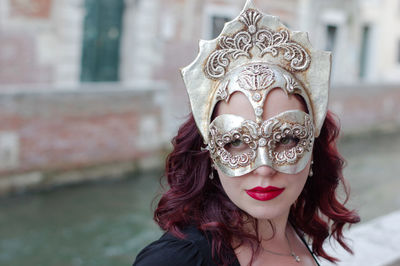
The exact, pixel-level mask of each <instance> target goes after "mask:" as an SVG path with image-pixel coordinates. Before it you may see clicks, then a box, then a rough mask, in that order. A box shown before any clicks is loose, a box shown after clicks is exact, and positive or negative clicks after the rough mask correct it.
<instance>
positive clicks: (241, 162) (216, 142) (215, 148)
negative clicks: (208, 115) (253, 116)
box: [208, 126, 257, 168]
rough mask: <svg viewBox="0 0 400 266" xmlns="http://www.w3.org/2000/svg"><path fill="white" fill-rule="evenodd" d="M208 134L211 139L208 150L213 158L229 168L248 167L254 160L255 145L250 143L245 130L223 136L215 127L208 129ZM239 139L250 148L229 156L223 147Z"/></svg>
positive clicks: (232, 131) (233, 131)
mask: <svg viewBox="0 0 400 266" xmlns="http://www.w3.org/2000/svg"><path fill="white" fill-rule="evenodd" d="M210 134H211V136H212V139H211V140H210V142H209V144H208V150H209V151H210V154H211V156H212V157H213V158H218V159H219V161H220V162H221V163H222V164H224V165H227V166H229V167H230V168H238V167H244V166H247V165H249V164H250V163H251V162H253V161H254V160H255V158H256V148H257V144H256V143H255V142H254V141H252V138H251V136H250V135H249V134H248V129H247V132H246V130H244V131H243V129H234V130H231V131H229V132H227V133H225V134H220V133H219V131H218V129H217V128H216V127H215V126H211V127H210ZM237 139H240V140H242V141H243V142H244V143H245V144H246V145H248V146H249V147H251V148H250V149H249V150H248V151H246V152H243V153H240V154H231V153H230V152H229V151H227V150H226V149H225V145H227V144H229V143H232V142H233V141H235V140H237Z"/></svg>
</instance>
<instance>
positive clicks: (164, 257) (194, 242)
mask: <svg viewBox="0 0 400 266" xmlns="http://www.w3.org/2000/svg"><path fill="white" fill-rule="evenodd" d="M181 231H182V233H183V234H184V235H185V238H184V239H181V238H178V237H176V236H174V235H172V234H171V233H169V232H167V233H165V234H164V235H163V236H162V237H161V238H160V239H158V240H157V241H154V242H153V243H151V244H150V245H148V246H147V247H145V248H144V249H143V250H142V251H141V252H140V253H139V254H138V255H137V257H136V260H135V262H134V263H133V265H134V266H151V265H157V266H167V265H171V266H172V265H174V266H179V265H199V266H200V265H215V264H214V263H213V261H212V257H211V246H210V244H209V242H208V239H207V237H206V236H205V235H204V234H203V233H202V232H201V231H200V230H198V229H197V228H196V227H194V226H190V227H187V228H184V229H183V230H181Z"/></svg>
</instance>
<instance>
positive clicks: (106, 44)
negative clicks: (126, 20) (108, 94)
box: [81, 0, 124, 82]
mask: <svg viewBox="0 0 400 266" xmlns="http://www.w3.org/2000/svg"><path fill="white" fill-rule="evenodd" d="M85 8H86V16H85V22H84V36H83V51H82V70H81V81H84V82H85V81H118V80H119V46H120V37H121V30H122V14H123V9H124V0H112V1H110V0H85Z"/></svg>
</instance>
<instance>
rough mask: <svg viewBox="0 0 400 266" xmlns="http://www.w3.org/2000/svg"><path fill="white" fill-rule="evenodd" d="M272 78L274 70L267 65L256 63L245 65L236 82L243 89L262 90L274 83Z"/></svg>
mask: <svg viewBox="0 0 400 266" xmlns="http://www.w3.org/2000/svg"><path fill="white" fill-rule="evenodd" d="M274 78H275V77H274V72H273V71H272V70H271V69H270V68H269V67H267V66H265V65H261V64H256V65H251V66H246V67H245V68H244V70H243V71H242V72H241V73H240V74H239V77H238V81H237V82H238V84H239V86H240V87H241V88H242V89H245V90H249V91H254V90H264V89H266V88H268V87H269V86H270V85H271V84H272V83H274V81H275V79H274Z"/></svg>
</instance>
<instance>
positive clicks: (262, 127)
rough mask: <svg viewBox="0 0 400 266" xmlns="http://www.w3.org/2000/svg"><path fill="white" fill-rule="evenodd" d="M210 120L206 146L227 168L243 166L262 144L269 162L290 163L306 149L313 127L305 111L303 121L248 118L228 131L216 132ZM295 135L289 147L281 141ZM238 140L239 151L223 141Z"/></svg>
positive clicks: (250, 160) (277, 164)
mask: <svg viewBox="0 0 400 266" xmlns="http://www.w3.org/2000/svg"><path fill="white" fill-rule="evenodd" d="M220 131H222V129H219V128H218V127H217V126H215V125H214V124H211V125H210V129H209V133H210V141H209V143H208V146H207V149H208V150H209V152H210V154H211V157H212V158H213V160H218V161H220V162H221V163H222V164H223V165H225V166H228V167H229V168H231V169H236V168H239V167H246V166H248V165H250V164H251V163H252V162H254V161H255V159H256V156H257V149H258V148H259V147H265V149H266V152H267V155H268V158H269V160H270V161H271V162H272V164H273V165H276V166H280V165H284V164H288V165H292V164H295V163H297V162H298V161H299V160H300V159H301V158H302V157H303V155H304V154H305V152H310V151H311V150H312V147H313V143H314V127H313V124H312V120H311V118H310V116H308V115H305V120H304V123H296V122H290V121H285V120H281V119H279V118H272V119H268V120H266V121H263V122H262V123H261V124H259V123H256V122H254V121H252V120H244V121H243V122H242V123H241V126H240V127H239V128H234V129H232V130H230V131H228V132H220ZM287 137H288V138H290V139H296V140H297V141H296V143H295V144H293V145H291V146H290V147H286V146H285V145H284V144H282V140H283V139H285V138H287ZM236 140H240V141H241V144H240V145H245V146H244V148H243V147H242V148H240V151H241V152H238V153H237V154H234V153H231V152H230V151H229V149H227V148H226V147H227V145H230V144H231V143H234V142H235V141H236Z"/></svg>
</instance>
